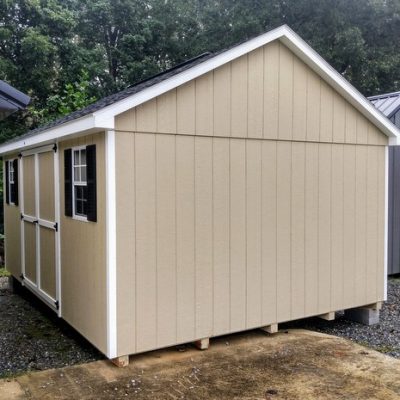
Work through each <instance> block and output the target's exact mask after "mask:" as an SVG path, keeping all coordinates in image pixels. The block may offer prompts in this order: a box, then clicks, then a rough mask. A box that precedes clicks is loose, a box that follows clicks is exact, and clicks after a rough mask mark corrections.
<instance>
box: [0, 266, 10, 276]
mask: <svg viewBox="0 0 400 400" xmlns="http://www.w3.org/2000/svg"><path fill="white" fill-rule="evenodd" d="M2 276H11V274H10V273H9V272H8V271H7V270H6V269H5V268H4V267H0V278H1V277H2Z"/></svg>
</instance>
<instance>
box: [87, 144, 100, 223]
mask: <svg viewBox="0 0 400 400" xmlns="http://www.w3.org/2000/svg"><path fill="white" fill-rule="evenodd" d="M86 177H87V219H88V221H92V222H96V221H97V193H96V190H97V188H96V145H95V144H92V145H90V146H87V147H86Z"/></svg>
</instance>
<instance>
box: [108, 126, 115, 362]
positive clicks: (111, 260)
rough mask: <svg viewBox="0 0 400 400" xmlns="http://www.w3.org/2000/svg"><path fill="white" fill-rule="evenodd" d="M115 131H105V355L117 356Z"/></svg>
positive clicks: (109, 356)
mask: <svg viewBox="0 0 400 400" xmlns="http://www.w3.org/2000/svg"><path fill="white" fill-rule="evenodd" d="M116 224H117V222H116V186H115V132H114V131H113V130H109V131H106V235H107V239H106V242H107V249H106V254H107V357H108V358H115V357H117V238H116V235H117V225H116Z"/></svg>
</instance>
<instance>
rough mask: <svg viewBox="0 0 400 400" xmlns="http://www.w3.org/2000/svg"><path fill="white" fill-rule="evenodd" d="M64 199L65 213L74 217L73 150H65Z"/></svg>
mask: <svg viewBox="0 0 400 400" xmlns="http://www.w3.org/2000/svg"><path fill="white" fill-rule="evenodd" d="M64 200H65V205H64V206H65V215H66V216H67V217H72V150H71V149H66V150H64Z"/></svg>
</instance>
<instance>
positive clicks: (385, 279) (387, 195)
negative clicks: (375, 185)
mask: <svg viewBox="0 0 400 400" xmlns="http://www.w3.org/2000/svg"><path fill="white" fill-rule="evenodd" d="M388 229H389V147H388V146H386V147H385V239H384V250H383V254H384V255H383V263H384V264H383V265H384V274H385V276H384V288H383V290H384V292H383V293H384V297H383V300H384V301H387V287H388V238H389V232H388Z"/></svg>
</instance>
